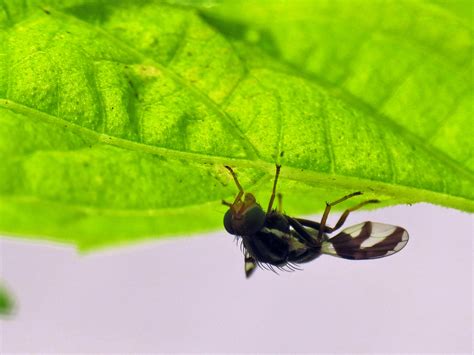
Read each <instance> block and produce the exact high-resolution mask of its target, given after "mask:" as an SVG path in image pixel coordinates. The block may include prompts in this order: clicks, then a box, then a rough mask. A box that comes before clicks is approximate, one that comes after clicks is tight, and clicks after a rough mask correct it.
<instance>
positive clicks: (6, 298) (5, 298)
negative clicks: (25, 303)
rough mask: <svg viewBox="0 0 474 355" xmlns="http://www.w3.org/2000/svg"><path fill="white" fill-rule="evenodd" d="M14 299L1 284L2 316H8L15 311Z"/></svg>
mask: <svg viewBox="0 0 474 355" xmlns="http://www.w3.org/2000/svg"><path fill="white" fill-rule="evenodd" d="M13 307H14V304H13V299H12V298H11V296H10V295H9V294H8V291H7V290H6V289H5V288H4V287H3V286H2V285H1V284H0V316H8V315H10V314H11V313H12V312H13Z"/></svg>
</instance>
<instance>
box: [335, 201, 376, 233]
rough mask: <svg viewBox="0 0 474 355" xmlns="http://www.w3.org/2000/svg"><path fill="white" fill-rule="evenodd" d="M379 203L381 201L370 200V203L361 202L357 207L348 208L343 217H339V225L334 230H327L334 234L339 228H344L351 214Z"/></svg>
mask: <svg viewBox="0 0 474 355" xmlns="http://www.w3.org/2000/svg"><path fill="white" fill-rule="evenodd" d="M379 202H380V201H379V200H368V201H364V202H361V203H359V204H358V205H355V206H354V207H351V208H348V209H347V210H345V211H344V213H343V214H342V215H341V217H339V220H338V221H337V223H336V225H335V226H334V227H332V228H331V227H326V228H328V229H330V230H331V231H330V232H329V233H332V232H334V231H335V230H336V229H339V228H341V227H342V225H343V224H344V222H345V221H346V219H347V217H348V216H349V213H351V212H354V211H355V210H358V209H359V208H361V207H362V206H365V205H368V204H369V203H379Z"/></svg>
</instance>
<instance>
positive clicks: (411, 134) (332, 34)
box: [0, 0, 474, 249]
mask: <svg viewBox="0 0 474 355" xmlns="http://www.w3.org/2000/svg"><path fill="white" fill-rule="evenodd" d="M1 4H2V6H0V162H1V164H0V232H2V233H4V234H10V235H18V236H35V237H39V238H42V239H50V240H55V241H60V242H67V243H74V244H76V245H78V247H80V248H82V249H90V248H97V247H102V246H107V245H117V244H122V243H130V242H132V241H134V240H139V239H143V238H150V237H153V238H155V237H157V236H171V235H179V234H181V235H182V234H186V233H191V232H197V231H205V230H211V229H215V228H218V227H220V226H221V223H222V222H221V221H222V216H223V214H224V212H225V210H226V208H225V206H222V205H221V200H222V199H227V200H231V199H232V197H233V195H234V194H235V192H236V187H235V185H234V183H233V181H232V179H231V177H230V176H229V174H228V172H227V171H226V170H225V169H224V165H230V166H233V167H235V168H236V171H237V173H238V176H239V178H240V179H241V183H242V185H243V186H244V188H245V189H246V190H248V191H251V192H254V193H255V194H256V195H257V199H258V200H259V201H260V202H261V204H262V206H266V204H267V201H268V198H269V194H270V190H271V184H272V179H273V174H274V166H275V163H279V164H281V165H282V174H281V180H280V181H279V191H280V192H282V193H283V195H284V200H283V207H284V209H285V211H286V213H287V214H291V215H298V214H302V213H311V212H316V211H320V210H321V209H322V208H323V206H324V201H326V200H328V201H329V200H333V199H337V198H339V197H341V196H343V195H345V194H347V193H350V192H354V191H359V190H360V191H363V192H364V196H363V197H361V198H360V199H359V200H357V199H355V200H354V201H348V202H347V204H344V205H342V206H340V208H345V207H348V206H350V205H352V204H355V203H357V202H358V201H361V200H362V198H374V197H376V198H378V199H380V200H382V203H381V204H380V206H384V205H392V204H400V203H416V202H421V201H426V202H431V203H435V204H440V205H444V206H448V207H454V208H458V209H461V210H466V211H473V210H474V204H473V202H472V200H473V198H474V174H473V170H474V158H473V155H472V137H473V135H474V134H473V133H474V132H473V128H472V124H470V121H471V120H472V117H473V112H472V111H473V108H472V102H473V97H472V96H473V92H472V80H473V79H472V77H473V76H472V65H473V61H472V50H473V46H472V38H473V36H472V31H473V30H472V18H467V17H466V16H465V15H463V13H464V12H463V11H459V9H458V8H456V7H455V6H451V7H449V6H446V4H445V3H444V2H423V1H407V2H387V3H382V2H380V3H379V2H377V3H376V2H372V1H359V2H357V3H356V2H354V1H351V2H344V1H328V2H326V1H313V0H307V1H295V2H279V1H274V2H270V1H268V2H266V1H262V2H250V1H229V2H216V3H215V5H214V6H211V7H208V6H207V5H206V3H205V2H197V3H196V4H197V5H190V4H189V3H187V4H186V5H187V6H183V5H182V3H180V2H160V1H139V2H134V1H121V2H119V3H117V4H112V3H111V4H108V5H107V4H106V3H105V2H102V1H86V0H83V1H79V0H74V1H29V2H18V1H13V0H12V1H8V0H7V1H3V3H1ZM203 4H204V6H200V5H203ZM462 4H463V3H462V2H460V3H459V4H458V5H460V6H462ZM354 7H356V8H357V9H358V10H357V11H353V9H354ZM395 14H396V15H395Z"/></svg>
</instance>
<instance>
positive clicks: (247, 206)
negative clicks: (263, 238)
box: [224, 193, 266, 236]
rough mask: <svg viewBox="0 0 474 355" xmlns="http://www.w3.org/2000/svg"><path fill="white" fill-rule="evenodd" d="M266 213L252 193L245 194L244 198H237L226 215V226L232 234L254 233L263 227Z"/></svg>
mask: <svg viewBox="0 0 474 355" xmlns="http://www.w3.org/2000/svg"><path fill="white" fill-rule="evenodd" d="M265 218H266V213H265V212H264V211H263V209H262V207H260V205H259V204H258V203H257V201H256V200H255V196H254V195H252V194H251V193H246V194H245V195H244V200H243V201H242V199H240V198H239V199H236V201H235V202H234V203H233V204H231V205H230V208H229V210H228V211H227V212H226V214H225V215H224V227H225V229H226V230H227V232H229V233H230V234H233V235H238V236H243V235H252V234H255V233H256V232H258V231H259V230H260V229H262V228H263V226H264V224H265Z"/></svg>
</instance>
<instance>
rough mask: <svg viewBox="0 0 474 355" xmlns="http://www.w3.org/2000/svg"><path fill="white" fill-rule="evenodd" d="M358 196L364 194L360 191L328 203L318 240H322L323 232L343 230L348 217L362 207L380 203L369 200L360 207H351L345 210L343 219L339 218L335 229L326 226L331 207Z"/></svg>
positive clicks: (359, 205) (360, 204)
mask: <svg viewBox="0 0 474 355" xmlns="http://www.w3.org/2000/svg"><path fill="white" fill-rule="evenodd" d="M358 195H362V192H360V191H359V192H354V193H352V194H349V195H347V196H344V197H342V198H340V199H339V200H336V201H334V202H331V203H326V208H325V209H324V213H323V217H322V218H321V223H320V224H319V231H318V239H320V240H321V238H322V236H323V232H326V233H332V232H334V231H335V230H336V229H339V228H341V227H342V225H343V224H344V222H345V221H346V219H347V217H348V216H349V213H351V212H353V211H355V210H358V209H359V208H361V207H362V206H365V205H367V204H369V203H378V202H380V201H379V200H367V201H364V202H361V203H359V204H358V205H355V206H354V207H351V208H348V209H347V210H345V211H344V212H343V213H342V215H341V217H340V218H339V220H338V221H337V223H336V225H335V226H334V227H329V226H326V221H327V218H328V215H329V211H331V207H333V206H335V205H337V204H338V203H341V202H343V201H345V200H347V199H349V198H351V197H354V196H358Z"/></svg>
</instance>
